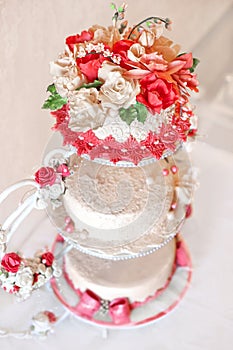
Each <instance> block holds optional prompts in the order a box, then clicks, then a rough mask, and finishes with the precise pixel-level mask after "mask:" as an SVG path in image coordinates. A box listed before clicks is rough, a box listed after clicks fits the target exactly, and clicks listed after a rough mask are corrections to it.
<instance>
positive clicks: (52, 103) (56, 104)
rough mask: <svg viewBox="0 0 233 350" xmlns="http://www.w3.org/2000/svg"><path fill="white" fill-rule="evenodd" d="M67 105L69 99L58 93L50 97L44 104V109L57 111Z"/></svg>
mask: <svg viewBox="0 0 233 350" xmlns="http://www.w3.org/2000/svg"><path fill="white" fill-rule="evenodd" d="M66 103H67V99H66V98H63V97H61V96H60V95H59V94H58V93H56V94H54V95H50V96H49V98H47V100H46V101H45V102H44V104H43V106H42V108H43V109H50V110H51V111H56V110H58V109H61V108H62V107H63V106H64V105H65V104H66Z"/></svg>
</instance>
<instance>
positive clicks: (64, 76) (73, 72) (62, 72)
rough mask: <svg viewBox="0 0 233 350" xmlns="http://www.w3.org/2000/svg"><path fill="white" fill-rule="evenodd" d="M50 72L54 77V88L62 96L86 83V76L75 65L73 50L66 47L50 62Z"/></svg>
mask: <svg viewBox="0 0 233 350" xmlns="http://www.w3.org/2000/svg"><path fill="white" fill-rule="evenodd" d="M50 74H51V75H52V76H53V77H54V84H55V87H56V90H57V92H58V93H59V94H60V95H61V96H62V97H67V96H68V95H69V92H70V91H74V90H76V89H77V88H78V87H80V86H81V85H83V84H84V83H86V78H85V77H84V75H83V74H82V73H81V72H80V70H79V69H78V67H77V65H76V60H75V57H74V54H73V52H71V51H69V50H68V49H67V51H65V52H64V53H63V54H62V55H60V57H59V58H58V59H57V60H56V61H54V62H50Z"/></svg>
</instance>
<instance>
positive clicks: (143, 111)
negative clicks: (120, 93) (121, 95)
mask: <svg viewBox="0 0 233 350" xmlns="http://www.w3.org/2000/svg"><path fill="white" fill-rule="evenodd" d="M119 114H120V117H121V119H122V120H123V121H125V122H126V123H127V124H128V125H130V124H131V123H132V122H133V121H134V120H135V119H137V120H138V121H139V122H141V123H144V122H145V120H146V116H147V108H146V107H145V106H144V105H143V104H142V103H138V102H137V103H136V104H135V105H133V106H130V107H129V108H127V109H126V108H120V110H119Z"/></svg>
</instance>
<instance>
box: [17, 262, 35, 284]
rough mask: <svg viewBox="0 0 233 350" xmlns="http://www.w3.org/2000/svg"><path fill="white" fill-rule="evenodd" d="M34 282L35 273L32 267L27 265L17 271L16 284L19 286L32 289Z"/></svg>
mask: <svg viewBox="0 0 233 350" xmlns="http://www.w3.org/2000/svg"><path fill="white" fill-rule="evenodd" d="M32 283H33V273H32V270H31V268H30V267H25V268H23V269H22V270H20V271H18V272H17V275H16V280H15V284H16V285H17V286H19V287H23V288H29V289H31V287H32Z"/></svg>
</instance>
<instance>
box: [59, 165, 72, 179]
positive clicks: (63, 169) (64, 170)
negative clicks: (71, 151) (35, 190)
mask: <svg viewBox="0 0 233 350" xmlns="http://www.w3.org/2000/svg"><path fill="white" fill-rule="evenodd" d="M57 172H58V173H59V174H61V176H63V177H67V176H70V171H69V168H68V166H67V165H66V164H60V165H59V166H58V167H57Z"/></svg>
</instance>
